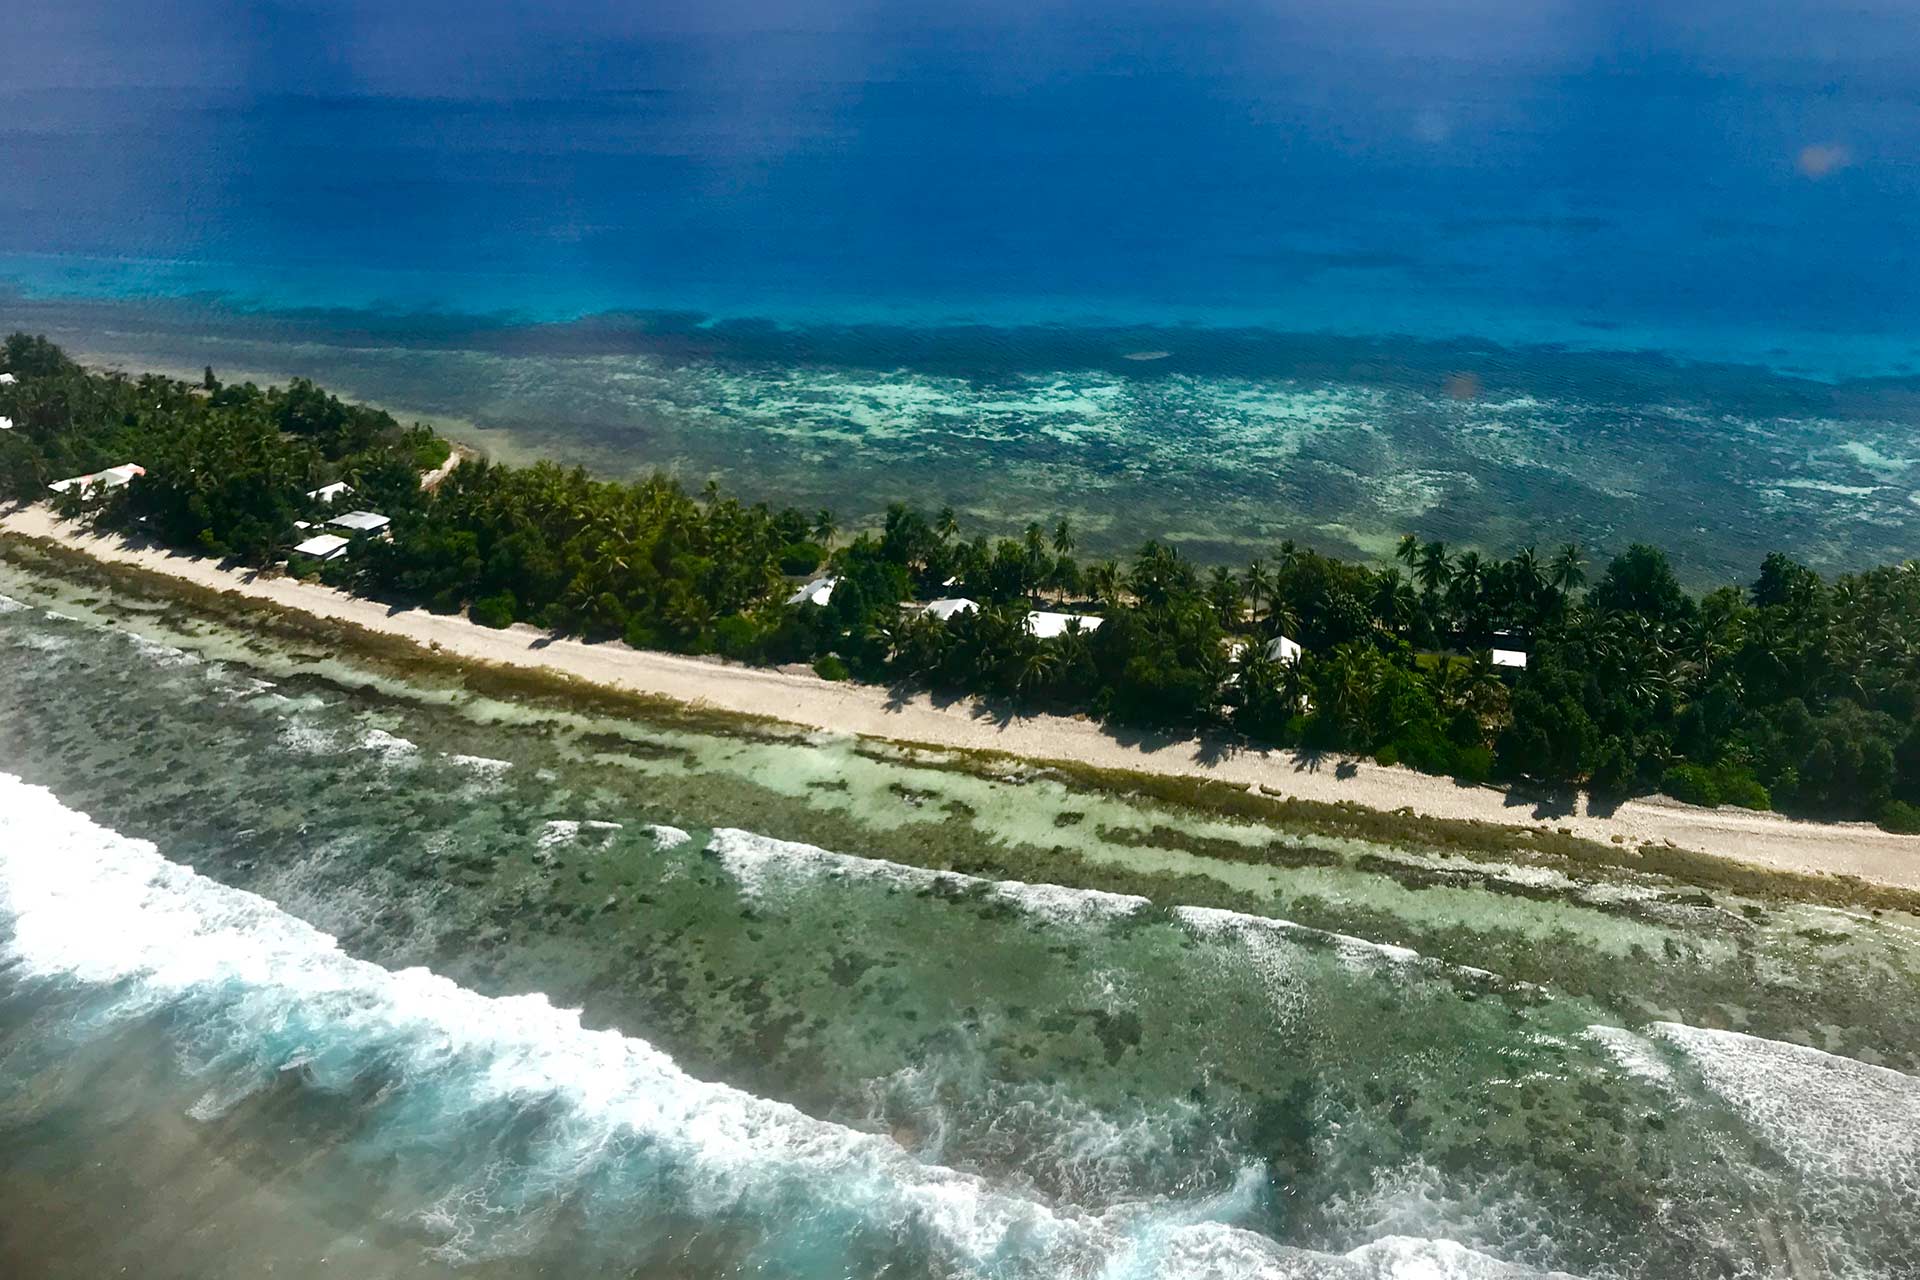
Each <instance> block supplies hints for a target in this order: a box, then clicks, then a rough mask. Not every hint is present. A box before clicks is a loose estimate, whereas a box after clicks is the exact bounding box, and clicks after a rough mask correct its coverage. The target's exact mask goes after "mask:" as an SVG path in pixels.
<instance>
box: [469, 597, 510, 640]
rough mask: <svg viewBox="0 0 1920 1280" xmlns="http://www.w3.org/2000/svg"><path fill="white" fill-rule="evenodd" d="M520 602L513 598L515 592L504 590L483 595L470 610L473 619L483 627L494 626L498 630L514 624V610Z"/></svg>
mask: <svg viewBox="0 0 1920 1280" xmlns="http://www.w3.org/2000/svg"><path fill="white" fill-rule="evenodd" d="M518 607H519V602H518V601H517V600H515V599H514V598H513V592H511V591H502V592H500V593H499V594H497V595H491V596H482V597H481V598H480V599H478V600H475V601H474V602H473V608H471V609H470V610H468V613H469V614H470V615H471V616H472V618H473V620H474V621H475V622H477V623H479V624H480V625H481V626H483V627H492V628H494V629H495V630H496V631H498V630H501V629H503V628H505V627H510V626H512V625H513V619H514V610H515V609H516V608H518Z"/></svg>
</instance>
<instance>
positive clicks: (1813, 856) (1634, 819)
mask: <svg viewBox="0 0 1920 1280" xmlns="http://www.w3.org/2000/svg"><path fill="white" fill-rule="evenodd" d="M0 534H7V535H12V536H16V537H27V538H42V539H47V540H49V541H53V542H57V543H59V544H61V545H63V546H66V547H69V548H72V549H74V550H77V551H81V552H84V553H85V554H87V555H89V556H92V557H93V558H95V559H97V560H101V561H105V562H108V563H114V564H124V565H132V566H136V567H138V568H142V569H147V570H150V571H152V572H155V573H160V574H165V575H168V576H171V577H174V578H178V579H181V580H184V581H187V582H192V583H196V584H198V585H200V586H203V587H207V588H211V589H213V590H215V591H230V592H234V593H236V594H238V595H240V596H244V597H248V598H251V599H258V600H265V601H270V602H272V603H274V604H278V605H281V606H283V607H286V608H291V609H297V610H300V611H302V612H305V613H308V614H311V615H314V616H316V617H322V618H331V619H336V620H339V621H343V622H348V623H352V624H354V625H355V626H359V627H364V628H365V629H367V630H368V631H373V632H379V633H381V634H385V635H390V636H397V637H401V638H404V639H407V640H411V641H413V642H414V643H416V644H419V645H423V646H426V645H438V646H439V647H440V648H441V649H442V650H444V651H446V652H449V653H452V654H456V655H459V656H461V657H466V658H471V659H476V660H479V661H484V662H491V663H497V664H501V665H505V666H513V667H526V668H540V669H546V670H551V671H554V672H558V673H561V674H565V675H569V676H573V677H575V678H578V679H581V680H585V681H589V682H591V683H594V684H598V685H603V686H606V687H608V688H612V689H619V690H625V691H628V692H633V693H641V694H648V695H653V696H656V697H666V698H671V699H674V700H676V701H680V702H685V703H689V704H692V705H694V706H701V707H710V708H714V709H717V710H721V711H727V712H735V713H739V714H744V715H754V716H768V715H771V716H774V717H776V718H778V719H780V720H783V721H787V722H789V723H792V724H796V725H801V726H804V727H807V728H810V729H817V730H827V731H831V732H839V733H846V734H857V735H862V736H868V737H876V738H885V739H891V740H893V741H897V742H908V743H920V744H926V745H930V746H936V747H947V748H959V749H966V750H986V751H1003V752H1007V753H1009V754H1012V755H1017V756H1023V757H1028V758H1031V759H1035V760H1064V761H1073V762H1077V763H1080V764H1084V765H1090V766H1093V767H1096V768H1101V769H1122V770H1131V771H1133V772H1136V773H1148V774H1158V775H1163V776H1179V777H1198V778H1207V779H1212V780H1216V781H1220V782H1229V783H1236V784H1239V785H1243V786H1247V787H1256V786H1257V787H1259V788H1260V789H1261V790H1263V791H1264V792H1266V793H1267V794H1269V795H1274V796H1280V797H1295V798H1299V799H1302V800H1315V801H1323V802H1342V801H1345V802H1351V803H1355V804H1360V805H1365V806H1367V807H1369V808H1375V809H1381V810H1396V809H1407V810H1411V811H1412V812H1413V813H1414V814H1416V815H1420V816H1424V817H1432V818H1449V819H1463V820H1479V821H1483V822H1499V823H1510V824H1515V825H1526V826H1535V827H1541V828H1549V829H1552V828H1564V829H1566V830H1569V831H1571V832H1572V833H1573V834H1575V835H1579V836H1584V837H1587V838H1588V839H1593V840H1601V841H1607V840H1612V839H1613V838H1614V837H1620V838H1621V840H1622V841H1624V842H1626V843H1629V844H1655V845H1658V844H1662V843H1671V844H1673V845H1676V846H1679V847H1681V848H1685V849H1692V850H1697V851H1699V852H1703V853H1709V854H1714V855H1717V856H1720V857H1725V858H1731V859H1736V860H1739V861H1744V862H1748V863H1752V864H1755V865H1759V866H1765V867H1772V868H1776V869H1781V870H1791V871H1803V872H1816V873H1826V874H1833V875H1850V876H1858V877H1860V878H1862V879H1864V880H1870V881H1874V882H1876V883H1879V884H1885V885H1891V886H1895V887H1898V888H1904V889H1920V836H1900V835H1893V834H1891V833H1889V832H1885V831H1881V830H1880V829H1879V828H1877V827H1874V826H1871V825H1869V824H1866V823H1815V822H1801V821H1796V820H1794V819H1790V818H1783V817H1780V816H1779V815H1777V814H1765V813H1751V812H1748V811H1745V810H1738V809H1701V808H1696V807H1694V806H1691V805H1682V804H1677V803H1673V802H1671V801H1665V800H1634V801H1629V802H1627V803H1625V804H1622V805H1620V806H1619V807H1618V808H1616V809H1613V810H1611V811H1610V812H1606V813H1597V812H1592V811H1590V810H1589V809H1588V807H1587V802H1586V800H1585V799H1584V798H1582V799H1581V800H1580V801H1578V802H1577V804H1575V805H1574V807H1573V808H1572V809H1571V810H1566V809H1561V808H1553V809H1550V810H1549V809H1544V808H1542V807H1541V806H1539V805H1537V804H1536V803H1535V802H1534V801H1533V800H1532V799H1530V798H1526V797H1522V796H1519V795H1515V794H1511V793H1509V792H1507V791H1505V790H1503V789H1501V788H1497V787H1483V786H1461V785H1458V784H1456V783H1454V782H1452V781H1450V780H1448V779H1446V778H1436V777H1431V776H1428V775H1426V774H1422V773H1416V772H1414V771H1412V770H1410V769H1403V768H1398V767H1384V766H1381V765H1377V764H1374V763H1372V762H1371V761H1368V760H1364V759H1361V760H1349V759H1340V758H1335V757H1331V756H1319V757H1308V756H1304V755H1300V754H1297V753H1294V752H1290V751H1271V752H1269V751H1238V752H1220V751H1217V750H1215V749H1212V748H1210V747H1209V746H1207V745H1206V744H1202V743H1199V742H1196V741H1193V740H1173V739H1158V738H1151V737H1148V738H1143V739H1139V740H1134V741H1121V740H1119V739H1118V738H1115V737H1113V736H1112V735H1110V734H1108V733H1107V732H1106V731H1105V730H1103V729H1102V728H1101V727H1100V726H1099V725H1098V724H1095V723H1093V722H1091V721H1088V720H1082V719H1074V718H1068V717H1062V716H1048V715H1037V716H1021V717H1018V718H1012V719H1008V718H1005V717H1003V716H1001V715H998V714H996V713H993V712H990V711H988V710H986V709H984V708H980V707H975V706H970V705H967V704H953V705H941V704H937V703H936V702H935V701H934V700H932V699H931V698H929V697H927V696H925V695H914V696H912V697H899V696H897V695H896V694H894V693H893V692H891V691H889V690H886V689H882V688H877V687H874V686H870V685H858V684H851V683H830V682H828V681H825V680H821V679H819V678H817V677H815V676H813V675H811V674H796V673H793V672H786V671H772V670H766V669H762V668H756V667H744V666H738V665H734V664H729V663H724V662H720V661H717V660H714V659H708V658H689V657H681V656H678V655H675V654H666V653H653V652H646V651H641V650H635V649H630V648H628V647H626V646H625V645H622V644H618V643H609V644H585V643H582V642H580V641H578V640H571V639H551V638H550V637H548V636H547V635H546V633H544V632H540V631H537V630H535V629H534V628H532V627H527V626H524V625H523V626H515V627H511V628H509V629H507V630H505V631H493V630H489V629H487V628H485V627H481V626H477V625H475V624H473V623H471V622H469V621H467V620H466V619H465V618H463V617H442V616H439V615H435V614H431V613H428V612H426V611H425V610H411V611H407V612H403V613H392V612H390V611H389V610H388V608H387V606H385V605H382V604H379V603H376V602H375V601H372V600H364V599H360V598H358V597H355V596H350V595H347V594H345V593H343V592H339V591H335V590H333V589H331V588H328V587H323V586H320V585H318V584H314V583H304V582H299V581H296V580H295V579H292V578H287V577H275V576H266V575H260V574H255V573H251V572H246V571H239V570H228V569H223V568H221V567H220V566H219V564H218V563H216V562H215V561H213V560H208V559H200V558H196V557H192V556H185V555H177V554H173V553H170V552H167V551H163V550H158V549H154V548H148V547H140V546H133V545H129V544H127V543H124V542H122V541H121V540H120V539H118V538H106V537H95V536H92V535H88V534H86V533H84V532H81V531H79V530H78V529H76V528H74V527H73V526H71V525H69V524H66V523H64V522H62V521H60V520H58V519H57V518H55V516H54V515H53V513H52V512H51V511H50V510H48V509H47V508H45V507H29V508H26V509H23V510H18V511H14V512H12V513H10V514H7V515H5V516H0Z"/></svg>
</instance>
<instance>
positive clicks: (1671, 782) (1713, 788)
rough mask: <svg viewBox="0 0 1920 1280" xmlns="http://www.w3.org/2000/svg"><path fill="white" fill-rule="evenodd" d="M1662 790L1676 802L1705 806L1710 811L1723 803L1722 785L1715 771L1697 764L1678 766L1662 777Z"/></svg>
mask: <svg viewBox="0 0 1920 1280" xmlns="http://www.w3.org/2000/svg"><path fill="white" fill-rule="evenodd" d="M1660 789H1661V790H1662V791H1664V792H1666V793H1667V794H1668V795H1670V796H1672V797H1673V798H1674V799H1675V800H1681V801H1685V802H1686V803H1687V804H1698V805H1705V806H1706V807H1708V808H1709V809H1711V808H1713V807H1715V806H1716V805H1718V804H1720V802H1721V795H1720V783H1719V781H1718V779H1716V778H1715V777H1714V771H1713V770H1711V769H1708V768H1705V767H1704V766H1701V765H1697V764H1677V765H1674V766H1673V767H1672V768H1671V769H1668V770H1667V771H1666V773H1664V774H1663V775H1661V778H1660Z"/></svg>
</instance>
